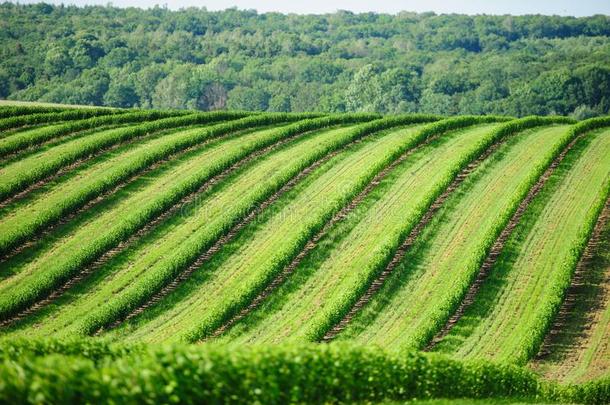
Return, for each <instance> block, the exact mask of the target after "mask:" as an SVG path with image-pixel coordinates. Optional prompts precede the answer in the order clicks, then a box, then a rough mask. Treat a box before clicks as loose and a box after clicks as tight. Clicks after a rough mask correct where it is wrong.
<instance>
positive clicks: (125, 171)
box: [0, 115, 330, 253]
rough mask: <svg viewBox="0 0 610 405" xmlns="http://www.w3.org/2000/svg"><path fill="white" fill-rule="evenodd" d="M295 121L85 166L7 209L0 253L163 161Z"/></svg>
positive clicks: (241, 126) (194, 133) (152, 146)
mask: <svg viewBox="0 0 610 405" xmlns="http://www.w3.org/2000/svg"><path fill="white" fill-rule="evenodd" d="M294 118H298V116H293V117H287V116H276V115H258V116H254V117H246V118H242V119H241V120H235V121H231V122H227V123H221V124H217V125H214V126H211V127H209V128H201V127H197V126H194V127H189V128H188V129H183V130H181V131H174V132H173V133H169V134H164V136H159V137H153V138H152V139H150V140H145V141H143V142H139V143H136V144H129V145H127V146H125V147H123V148H121V149H120V150H117V151H112V152H109V153H106V154H103V156H100V158H102V159H98V160H97V161H96V162H95V163H96V164H94V165H85V166H83V167H82V168H79V169H77V170H73V171H71V172H70V173H69V174H68V175H66V176H63V178H64V180H65V181H59V182H58V181H56V182H53V184H52V187H47V188H46V189H45V190H44V192H37V193H33V194H34V195H33V196H31V197H32V198H26V199H24V200H18V201H16V202H15V203H14V204H11V205H9V206H8V207H6V208H4V209H2V211H0V212H1V213H2V218H1V219H0V253H4V252H7V251H9V250H10V249H11V248H13V247H15V246H17V245H18V244H20V243H22V242H23V241H26V240H28V239H29V238H31V237H32V236H34V235H35V234H36V233H37V232H39V231H40V230H41V229H44V228H45V227H47V226H48V225H50V224H52V223H54V222H56V221H57V220H59V219H60V218H62V217H63V216H64V215H66V214H68V213H70V212H72V211H73V210H75V209H77V208H79V207H81V206H83V205H84V204H86V203H87V202H89V201H91V200H92V199H94V198H96V197H97V196H99V195H100V194H102V193H104V192H105V191H107V190H109V189H111V188H112V187H114V186H115V185H117V184H118V183H120V182H123V181H125V180H126V179H129V178H130V177H131V176H133V175H135V174H137V173H138V172H140V171H142V170H144V169H146V168H147V167H149V166H150V165H152V164H154V163H156V162H159V161H161V160H162V159H167V158H168V157H170V156H172V155H174V154H176V153H178V152H181V151H184V150H185V149H187V148H192V147H195V146H197V145H198V144H201V143H203V142H205V141H210V140H212V139H214V138H217V137H219V136H223V135H227V134H230V133H235V132H236V131H239V130H245V129H248V128H251V127H256V126H263V125H269V124H271V123H276V125H281V124H282V123H283V121H284V119H286V120H293V119H294ZM284 122H285V121H284ZM329 122H330V121H328V120H327V119H317V120H312V121H311V123H310V124H309V125H310V127H311V129H314V128H315V127H316V125H317V126H325V125H327V124H328V123H329ZM28 197H30V196H28Z"/></svg>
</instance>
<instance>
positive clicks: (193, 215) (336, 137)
mask: <svg viewBox="0 0 610 405" xmlns="http://www.w3.org/2000/svg"><path fill="white" fill-rule="evenodd" d="M352 132H353V130H352V129H351V128H349V127H348V128H339V129H332V130H323V131H318V132H315V133H313V134H309V135H307V136H305V137H303V138H299V139H298V140H295V141H294V142H291V143H289V144H288V145H287V146H285V147H282V148H281V149H278V150H277V151H276V152H272V153H270V154H267V155H265V156H263V157H261V158H260V159H257V160H254V161H252V162H251V164H248V165H246V166H245V167H242V168H240V169H239V170H238V171H237V172H236V173H234V174H233V175H231V177H230V178H229V179H227V180H225V181H223V182H222V183H219V184H218V186H217V187H218V188H220V190H219V191H217V192H215V193H214V192H212V193H206V194H207V195H206V194H204V195H203V196H202V197H200V198H199V199H198V200H197V201H195V202H194V203H193V204H191V205H190V206H186V207H184V209H183V210H181V212H180V214H182V215H177V216H175V217H174V218H172V219H170V220H169V221H168V224H167V225H166V226H164V227H163V228H164V229H171V230H172V232H170V233H169V234H168V233H166V232H163V231H162V230H157V231H156V232H154V233H153V235H151V236H150V237H148V238H146V239H145V240H144V241H143V243H141V244H138V245H137V246H135V247H134V249H128V250H127V251H124V252H122V254H121V256H125V257H129V258H128V259H122V260H117V262H118V263H119V265H118V266H116V265H114V266H113V263H110V264H109V265H108V266H104V267H103V268H102V269H101V270H100V271H101V272H105V273H107V274H108V276H107V277H104V278H101V279H100V280H99V281H103V284H100V285H98V286H97V287H96V288H88V289H87V292H86V293H83V294H82V295H81V296H80V297H79V298H78V299H76V300H74V301H73V302H71V303H70V304H69V305H62V308H59V311H55V312H56V313H54V314H53V315H52V316H50V317H46V319H45V320H41V321H38V322H37V325H38V328H37V329H38V332H40V333H41V334H45V333H47V334H48V333H49V331H56V333H60V334H73V333H77V334H87V333H90V332H92V331H95V330H97V329H99V328H100V327H102V326H104V325H107V324H109V323H110V322H112V321H113V320H115V319H117V318H119V317H121V316H124V315H126V314H127V313H128V312H129V311H131V310H133V309H135V306H137V305H138V304H139V303H141V302H143V301H144V300H146V299H147V298H149V297H150V296H151V295H152V294H154V293H155V292H157V291H158V290H159V289H161V288H162V287H163V286H164V285H165V284H167V283H168V282H169V281H171V280H173V279H174V278H175V277H176V275H177V273H179V272H181V271H182V270H184V268H185V267H186V266H188V264H189V263H190V262H191V261H192V260H194V258H196V257H197V255H198V254H200V252H203V251H205V250H206V248H207V246H209V245H210V244H212V243H214V241H215V240H217V239H218V238H220V237H221V236H222V235H223V234H225V233H226V232H227V231H228V230H229V229H230V228H231V227H232V226H233V224H234V223H236V222H238V221H240V220H241V218H243V217H244V216H245V215H247V214H248V211H249V209H250V208H251V207H254V206H256V205H257V204H258V203H260V202H261V201H262V200H263V199H265V198H266V197H268V196H269V195H270V194H272V193H273V192H275V191H276V190H277V189H279V188H280V187H282V186H283V185H284V184H286V182H288V181H289V180H290V179H291V178H294V176H295V175H296V174H298V173H300V172H301V171H302V170H303V169H304V168H305V167H307V165H308V164H311V163H312V162H313V161H315V160H316V159H319V158H321V157H323V156H325V155H326V154H327V153H328V152H330V151H332V150H334V149H336V148H338V147H341V146H342V145H343V144H344V143H345V142H347V141H349V139H350V137H349V135H350V133H352ZM197 209H200V210H202V212H196V210H197ZM193 222H201V223H204V224H205V227H204V228H202V229H198V228H196V226H195V225H194V224H193ZM179 229H186V235H187V236H191V239H192V238H193V234H196V236H197V239H199V240H200V241H201V244H202V245H203V247H202V248H197V249H196V248H192V243H190V242H191V241H189V240H184V239H178V238H177V236H180V235H179V232H177V230H179ZM124 260H128V261H129V262H130V263H131V265H130V266H129V267H123V266H121V263H123V262H124ZM110 298H111V299H110Z"/></svg>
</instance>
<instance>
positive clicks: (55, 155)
mask: <svg viewBox="0 0 610 405" xmlns="http://www.w3.org/2000/svg"><path fill="white" fill-rule="evenodd" d="M244 115H245V114H243V113H232V112H212V113H198V114H190V115H186V116H180V117H170V118H164V119H160V120H155V121H151V122H146V123H143V124H139V125H134V126H129V127H126V128H117V129H111V130H107V131H101V132H97V133H94V134H91V135H88V136H86V137H81V138H77V139H74V140H72V141H69V142H66V143H63V144H60V145H57V146H55V147H52V148H49V149H48V150H42V151H40V152H38V153H34V154H32V155H30V156H27V157H26V158H24V159H20V160H17V161H15V162H12V163H9V164H7V165H6V166H4V167H2V168H0V200H3V199H6V198H7V197H9V196H11V195H13V194H15V193H17V192H19V191H22V190H23V189H25V188H26V187H28V186H30V185H32V184H34V183H35V182H37V181H39V180H41V179H43V178H45V177H47V176H49V175H52V174H53V173H55V172H57V171H58V170H59V169H61V168H62V167H65V166H67V165H69V164H72V163H74V162H76V161H77V160H79V159H82V158H84V157H87V156H91V155H93V154H95V153H97V152H99V151H101V150H104V149H106V148H108V147H111V146H113V145H116V144H119V143H122V142H126V141H129V140H132V139H136V138H139V137H143V136H146V135H149V134H151V133H154V132H158V131H161V130H166V129H175V128H176V127H185V126H189V125H194V124H206V123H212V122H217V121H221V120H227V119H237V118H242V117H243V116H244Z"/></svg>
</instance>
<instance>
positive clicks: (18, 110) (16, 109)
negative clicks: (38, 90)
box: [0, 105, 74, 118]
mask: <svg viewBox="0 0 610 405" xmlns="http://www.w3.org/2000/svg"><path fill="white" fill-rule="evenodd" d="M73 109H74V108H73V107H55V106H53V107H46V106H23V105H2V106H0V118H8V117H17V116H19V115H28V114H42V113H58V112H62V111H66V110H73Z"/></svg>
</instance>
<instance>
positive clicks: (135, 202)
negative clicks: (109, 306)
mask: <svg viewBox="0 0 610 405" xmlns="http://www.w3.org/2000/svg"><path fill="white" fill-rule="evenodd" d="M294 125H296V128H297V130H298V129H299V128H300V126H299V124H298V123H297V124H294ZM294 131H295V130H294V129H292V130H291V129H284V128H282V127H279V128H277V129H268V130H265V131H260V132H254V133H251V134H245V135H243V136H239V137H236V138H234V139H231V140H228V141H223V140H219V141H217V142H216V143H215V144H214V143H212V144H208V145H204V146H203V147H202V148H200V149H195V150H193V151H191V152H190V153H189V154H187V155H186V156H183V157H182V158H181V159H179V161H178V164H175V165H171V166H170V167H161V168H159V170H157V171H153V172H151V173H150V174H149V175H148V176H145V177H144V178H142V179H141V181H140V182H136V184H134V185H133V187H131V188H127V189H125V190H124V192H123V193H121V194H120V195H119V198H114V199H113V200H112V201H110V202H109V208H108V209H106V210H102V211H97V212H95V215H93V216H92V217H91V218H89V221H88V223H87V224H79V226H78V227H77V228H75V229H73V230H72V232H68V234H67V235H64V236H62V237H60V238H59V240H58V241H57V242H56V243H53V244H49V243H40V249H39V251H38V252H36V254H34V255H33V257H28V255H22V256H25V258H22V257H21V256H17V257H16V258H15V259H14V260H12V261H9V263H8V265H7V263H3V265H4V266H3V267H5V268H9V269H11V274H12V275H11V276H10V277H9V278H8V279H6V280H5V281H4V282H3V283H2V284H0V291H2V293H0V296H1V297H0V316H1V317H6V316H8V315H9V314H11V313H15V312H16V311H19V310H20V309H22V308H24V307H25V306H27V305H29V304H31V303H32V302H34V301H35V300H36V299H39V298H40V297H41V296H43V295H44V294H46V293H48V292H49V291H50V290H52V289H53V288H55V287H56V286H57V285H58V284H60V283H61V282H63V281H65V280H66V279H67V278H68V277H69V276H70V275H71V274H74V273H75V272H77V271H78V269H79V268H80V267H81V266H84V265H86V264H88V263H90V262H91V261H92V260H94V259H95V258H97V257H99V256H100V255H101V254H103V253H104V252H105V251H107V250H108V249H110V248H112V247H114V246H116V245H117V244H118V243H119V242H120V241H122V240H124V239H126V238H127V237H129V236H130V235H131V234H133V233H134V232H136V231H137V230H138V229H139V228H141V227H143V226H144V225H146V223H148V222H149V221H150V220H152V219H153V218H155V217H156V216H157V215H159V214H161V213H162V212H164V211H165V210H166V209H168V208H169V207H171V206H172V205H173V204H175V203H176V202H178V201H179V200H180V199H181V198H182V197H184V196H186V195H188V194H189V193H191V192H193V191H195V190H196V189H198V188H199V187H200V186H201V185H202V184H203V183H204V182H205V181H207V180H208V179H209V178H211V177H212V176H214V175H216V174H218V173H220V172H221V171H222V170H224V169H225V168H227V167H229V166H230V165H231V164H233V163H235V162H236V161H238V160H239V159H242V158H243V157H244V156H247V155H248V154H249V153H251V152H253V151H255V150H257V149H260V148H262V147H264V146H266V145H270V144H273V143H274V142H277V141H279V140H281V139H283V138H284V137H286V136H291V135H294ZM138 186H140V187H141V190H138V191H137V192H135V191H134V190H135V189H137V187H138ZM127 195H128V196H129V197H128V198H124V197H125V196H127ZM68 241H69V243H68ZM26 253H29V252H26ZM30 255H31V254H30ZM5 293H6V294H5Z"/></svg>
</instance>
